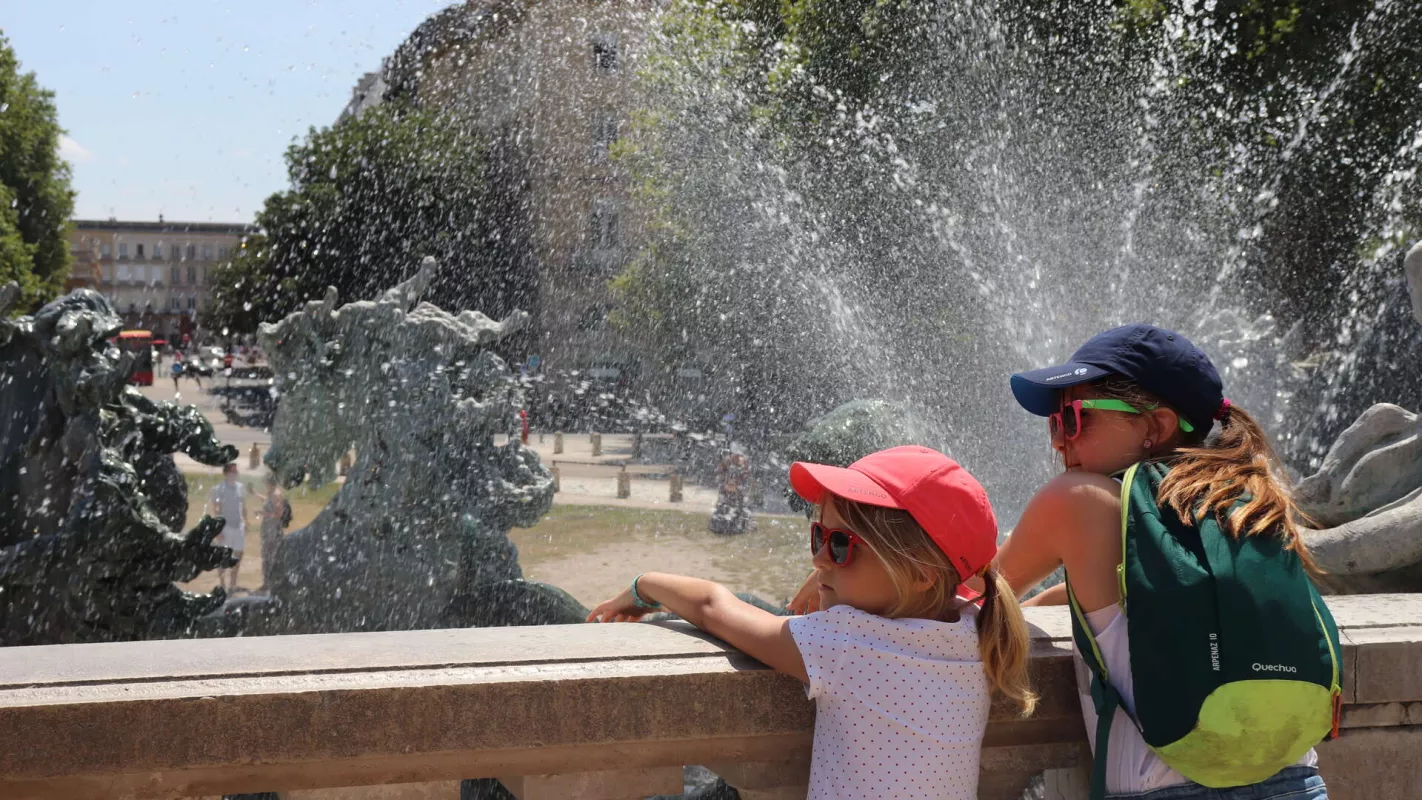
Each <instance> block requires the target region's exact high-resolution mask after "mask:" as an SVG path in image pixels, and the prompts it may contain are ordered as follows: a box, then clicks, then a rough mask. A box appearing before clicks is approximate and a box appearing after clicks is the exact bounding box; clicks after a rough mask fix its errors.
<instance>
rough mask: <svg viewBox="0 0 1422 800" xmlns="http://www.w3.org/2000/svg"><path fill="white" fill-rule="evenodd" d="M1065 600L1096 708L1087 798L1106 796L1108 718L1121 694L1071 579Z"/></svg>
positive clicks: (1099, 799) (1118, 702) (1067, 583)
mask: <svg viewBox="0 0 1422 800" xmlns="http://www.w3.org/2000/svg"><path fill="white" fill-rule="evenodd" d="M1066 587H1067V603H1068V604H1069V605H1070V606H1071V635H1072V639H1073V640H1075V642H1076V649H1077V652H1079V653H1081V660H1082V661H1085V662H1086V666H1087V668H1088V669H1090V670H1091V704H1092V706H1093V707H1095V709H1096V748H1095V752H1094V753H1093V754H1092V764H1091V800H1104V798H1105V797H1106V750H1107V744H1108V743H1109V742H1110V741H1111V722H1112V721H1113V720H1114V719H1115V718H1116V708H1117V707H1118V706H1120V704H1121V695H1120V693H1118V692H1117V691H1116V687H1115V686H1113V685H1111V679H1110V672H1109V670H1108V669H1107V668H1106V659H1105V658H1103V657H1102V655H1101V648H1100V647H1099V646H1097V644H1096V636H1095V635H1094V634H1093V633H1092V632H1091V626H1090V625H1088V624H1087V622H1086V612H1085V611H1082V609H1081V604H1080V603H1078V602H1077V600H1076V592H1074V591H1072V588H1071V579H1070V578H1068V579H1067V581H1066Z"/></svg>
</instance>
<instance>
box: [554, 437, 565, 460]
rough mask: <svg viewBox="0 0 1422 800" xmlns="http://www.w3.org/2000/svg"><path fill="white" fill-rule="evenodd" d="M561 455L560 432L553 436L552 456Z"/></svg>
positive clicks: (561, 442)
mask: <svg viewBox="0 0 1422 800" xmlns="http://www.w3.org/2000/svg"><path fill="white" fill-rule="evenodd" d="M562 454H563V432H562V431H558V432H557V433H555V434H553V455H555V456H561V455H562Z"/></svg>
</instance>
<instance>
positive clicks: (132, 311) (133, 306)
mask: <svg viewBox="0 0 1422 800" xmlns="http://www.w3.org/2000/svg"><path fill="white" fill-rule="evenodd" d="M128 313H130V314H137V313H138V304H137V303H129V304H128Z"/></svg>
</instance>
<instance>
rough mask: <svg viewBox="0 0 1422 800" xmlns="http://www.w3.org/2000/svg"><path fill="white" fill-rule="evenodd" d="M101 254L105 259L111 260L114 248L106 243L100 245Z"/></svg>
mask: <svg viewBox="0 0 1422 800" xmlns="http://www.w3.org/2000/svg"><path fill="white" fill-rule="evenodd" d="M99 253H100V254H101V255H102V256H103V257H104V258H109V257H111V256H112V255H113V254H114V248H113V247H112V246H111V245H110V244H109V243H108V242H104V243H103V244H101V245H99Z"/></svg>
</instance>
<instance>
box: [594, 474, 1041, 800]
mask: <svg viewBox="0 0 1422 800" xmlns="http://www.w3.org/2000/svg"><path fill="white" fill-rule="evenodd" d="M790 484H791V486H793V487H794V489H795V491H796V492H797V493H798V494H799V495H800V496H801V497H802V498H804V499H805V500H806V501H807V502H809V503H811V504H813V505H814V506H815V516H814V521H813V523H812V524H811V526H810V550H811V552H812V554H813V563H814V565H815V575H814V577H813V578H812V583H813V590H814V592H815V596H816V601H815V606H816V607H817V608H823V609H824V610H823V611H817V612H815V613H811V614H806V615H804V616H796V617H783V616H776V615H774V614H771V613H770V612H768V611H765V610H763V609H760V608H757V607H755V606H753V605H751V604H749V603H746V602H744V601H742V600H740V599H738V598H737V597H736V596H735V595H733V594H731V592H730V591H728V590H727V589H726V588H725V587H723V586H720V585H717V584H715V583H712V582H710V581H704V580H699V579H697V578H687V577H682V576H678V575H664V574H661V573H653V572H649V573H646V574H643V575H639V576H638V577H637V578H636V579H634V580H633V581H632V585H631V586H630V587H628V588H627V589H626V590H625V591H623V592H622V593H621V594H619V595H618V596H617V597H614V598H612V599H611V600H608V601H606V602H604V603H602V604H600V605H598V607H597V608H595V609H593V611H592V613H591V614H590V615H589V616H588V620H589V621H590V622H591V621H600V622H610V621H623V620H633V619H638V618H640V617H642V616H643V615H645V614H646V613H648V612H649V611H651V610H654V609H659V608H665V609H666V610H668V611H671V612H672V613H675V614H676V615H677V616H680V617H681V618H682V619H684V620H686V621H688V622H690V623H692V624H694V625H696V626H697V627H698V628H701V629H703V630H705V631H707V632H708V633H711V634H713V635H715V636H718V637H720V638H722V639H724V640H726V642H728V643H730V644H731V645H733V646H735V647H737V648H739V649H741V650H742V651H744V652H746V653H747V654H749V655H751V656H753V657H754V658H757V659H759V660H760V661H762V662H764V663H765V664H767V665H769V666H771V667H773V668H775V669H777V670H779V671H781V672H784V673H787V674H790V675H793V676H795V677H796V678H799V679H800V680H801V681H803V682H804V683H805V684H807V691H808V694H809V696H810V698H811V699H813V700H814V701H815V709H816V713H815V740H814V750H813V757H812V759H811V762H810V776H809V777H810V793H809V796H810V798H812V800H826V799H827V798H845V799H846V800H848V798H856V799H858V798H870V797H872V798H909V797H914V798H939V799H940V800H950V799H951V800H973V798H976V797H977V796H978V791H977V789H978V771H979V757H980V754H981V748H982V740H983V733H984V731H986V729H987V720H988V708H989V706H990V704H991V697H992V691H993V690H994V689H996V690H997V691H999V692H1001V693H1002V694H1003V695H1004V696H1006V697H1007V698H1008V699H1009V700H1011V701H1013V702H1014V703H1015V704H1016V705H1018V706H1019V707H1020V708H1021V709H1022V712H1023V713H1024V714H1029V713H1031V711H1032V708H1033V706H1034V704H1035V703H1036V697H1035V695H1033V694H1032V691H1031V690H1030V689H1029V688H1028V683H1027V654H1028V636H1027V625H1026V622H1025V621H1024V620H1023V618H1022V611H1021V609H1020V608H1018V605H1017V598H1016V597H1015V596H1013V594H1012V593H1011V592H1010V591H1009V590H1008V589H1007V584H1006V583H1005V582H1004V581H1003V580H1002V578H1001V577H1000V576H999V575H997V573H996V572H995V571H994V570H993V568H992V566H991V564H992V558H993V555H994V554H995V553H996V552H997V519H996V517H995V516H994V515H993V512H992V506H991V505H990V504H989V503H988V499H987V494H986V493H985V492H984V491H983V488H982V486H981V485H979V484H978V482H977V481H976V480H975V479H974V478H973V476H972V475H969V474H968V471H967V470H965V469H963V468H962V467H961V466H959V465H958V464H957V463H956V462H954V461H953V460H952V459H950V458H948V457H947V456H945V455H943V454H942V453H939V452H937V451H935V450H930V449H929V448H926V447H913V446H907V447H894V448H890V449H888V450H881V451H880V452H877V453H872V454H870V455H868V456H865V457H864V458H861V459H860V460H858V461H856V462H854V463H853V464H851V465H849V467H848V468H847V469H846V468H841V467H833V466H827V465H824V464H806V463H801V462H796V463H795V464H794V465H792V466H791V468H790ZM975 575H976V576H981V577H983V578H984V579H985V580H986V582H987V585H986V591H985V593H984V596H983V603H982V608H981V609H978V608H977V607H976V606H973V605H971V604H969V603H965V602H962V601H960V600H958V599H957V598H956V597H955V591H954V590H955V589H957V587H958V586H959V585H960V584H961V583H962V581H963V580H965V579H966V578H969V577H972V576H975Z"/></svg>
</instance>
